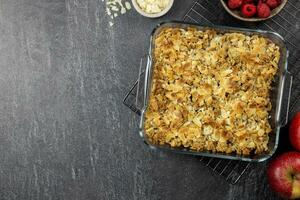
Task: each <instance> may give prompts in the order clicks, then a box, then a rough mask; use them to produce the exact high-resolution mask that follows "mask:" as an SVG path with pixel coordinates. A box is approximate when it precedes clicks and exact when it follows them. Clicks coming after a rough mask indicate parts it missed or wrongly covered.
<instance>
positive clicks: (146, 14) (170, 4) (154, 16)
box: [131, 0, 174, 18]
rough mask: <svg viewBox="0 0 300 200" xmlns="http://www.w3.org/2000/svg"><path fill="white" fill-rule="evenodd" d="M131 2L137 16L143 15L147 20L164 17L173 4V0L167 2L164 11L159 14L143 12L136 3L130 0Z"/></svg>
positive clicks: (134, 0)
mask: <svg viewBox="0 0 300 200" xmlns="http://www.w3.org/2000/svg"><path fill="white" fill-rule="evenodd" d="M131 1H132V5H133V7H134V8H135V10H136V11H137V12H138V13H139V14H141V15H143V16H144V17H149V18H158V17H161V16H163V15H165V14H166V13H167V12H168V11H169V10H170V9H171V8H172V6H173V4H174V0H169V4H168V6H167V7H166V8H165V9H164V10H162V11H161V12H159V13H147V12H145V11H143V10H142V9H141V8H140V6H139V5H138V3H137V2H136V0H131Z"/></svg>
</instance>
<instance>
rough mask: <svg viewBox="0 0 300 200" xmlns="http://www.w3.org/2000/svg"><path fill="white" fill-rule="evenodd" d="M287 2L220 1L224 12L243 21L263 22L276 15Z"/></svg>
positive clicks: (256, 0)
mask: <svg viewBox="0 0 300 200" xmlns="http://www.w3.org/2000/svg"><path fill="white" fill-rule="evenodd" d="M286 2H287V0H221V3H222V5H223V6H224V8H225V9H226V11H227V12H228V13H229V14H231V15H232V16H233V17H235V18H237V19H240V20H243V21H253V22H254V21H263V20H266V19H269V18H271V17H273V16H275V15H276V14H278V13H279V12H280V11H281V10H282V8H283V7H284V6H285V4H286Z"/></svg>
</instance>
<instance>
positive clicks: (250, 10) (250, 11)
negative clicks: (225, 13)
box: [242, 4, 256, 17]
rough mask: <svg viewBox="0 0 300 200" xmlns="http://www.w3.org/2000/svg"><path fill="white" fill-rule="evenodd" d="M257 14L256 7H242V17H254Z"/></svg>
mask: <svg viewBox="0 0 300 200" xmlns="http://www.w3.org/2000/svg"><path fill="white" fill-rule="evenodd" d="M255 14H256V6H255V5H253V4H245V5H243V7H242V15H243V16H244V17H252V16H253V15H255Z"/></svg>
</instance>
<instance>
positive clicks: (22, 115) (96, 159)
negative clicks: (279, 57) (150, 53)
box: [0, 0, 300, 200]
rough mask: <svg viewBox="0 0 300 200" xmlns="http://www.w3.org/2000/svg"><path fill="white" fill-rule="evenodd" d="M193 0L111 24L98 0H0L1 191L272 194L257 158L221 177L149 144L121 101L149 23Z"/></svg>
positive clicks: (177, 15) (4, 199)
mask: <svg viewBox="0 0 300 200" xmlns="http://www.w3.org/2000/svg"><path fill="white" fill-rule="evenodd" d="M216 2H217V1H216ZM192 3H193V1H192V0H189V1H184V0H175V5H174V7H173V9H172V10H171V12H170V13H169V14H168V15H166V16H165V17H163V18H160V19H155V20H153V19H146V18H143V17H141V16H140V15H138V14H137V13H136V12H135V11H134V10H131V11H130V12H128V13H127V14H125V15H122V16H120V17H118V18H116V20H115V21H114V22H115V24H114V26H113V27H110V26H109V25H108V21H109V19H108V17H107V15H106V14H105V3H104V2H102V1H101V0H9V1H7V0H6V1H5V0H1V1H0V32H1V34H0V60H1V62H0V71H1V73H0V113H1V116H0V152H1V153H0V199H1V200H13V199H15V200H34V199H39V200H42V199H49V200H50V199H51V200H54V199H70V200H76V199H78V200H79V199H80V200H88V199H117V200H122V199H123V200H129V199H138V200H140V199H143V200H144V199H145V200H146V199H163V200H166V199H172V200H175V199H180V200H182V199H210V200H213V199H216V200H217V199H218V200H219V199H228V200H229V199H230V200H231V199H277V198H276V197H275V194H273V193H272V192H271V191H270V190H269V188H268V185H267V183H266V178H265V163H262V164H257V165H254V166H252V167H251V170H250V171H249V176H247V177H245V178H244V179H243V180H241V182H239V183H238V184H237V185H236V186H230V185H228V184H227V182H226V181H225V180H224V179H223V178H221V177H218V176H216V175H214V174H213V173H212V172H211V171H210V170H209V169H208V168H206V167H205V166H203V164H202V163H201V162H199V160H198V159H197V158H195V157H189V156H184V155H176V154H170V153H165V152H153V151H152V150H150V149H149V148H147V146H145V145H144V144H143V142H142V141H141V139H140V137H139V136H138V134H137V118H136V117H135V115H134V114H133V113H131V112H130V111H129V109H128V108H126V107H125V106H124V105H123V104H122V99H123V97H124V95H125V94H126V92H127V89H128V88H129V87H130V86H131V84H132V83H133V82H134V81H135V79H136V77H137V73H138V64H139V59H140V57H141V56H142V55H144V53H146V51H147V48H148V40H149V34H150V32H151V30H152V29H153V27H154V26H155V25H156V24H157V23H158V22H160V21H163V20H166V19H177V20H180V19H181V18H182V17H183V15H184V13H186V12H187V10H188V8H189V7H190V6H191V5H192ZM298 14H299V12H297V13H296V15H297V16H299V15H298ZM225 16H226V17H228V16H227V15H225ZM298 27H299V25H298ZM298 39H299V38H298ZM297 55H298V56H299V53H297ZM297 67H298V68H297V69H296V68H294V69H293V72H294V73H297V72H298V71H299V65H298V66H297ZM297 83H298V84H299V82H297ZM298 94H299V92H298V90H297V92H295V94H294V95H293V96H292V98H293V105H292V106H293V109H292V111H291V112H292V113H295V111H296V110H297V109H300V104H299V103H300V102H299V101H297V99H298V98H299V95H298Z"/></svg>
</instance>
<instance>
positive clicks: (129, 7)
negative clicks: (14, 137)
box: [125, 1, 131, 10]
mask: <svg viewBox="0 0 300 200" xmlns="http://www.w3.org/2000/svg"><path fill="white" fill-rule="evenodd" d="M125 7H126V9H127V10H130V9H131V5H130V3H129V2H128V1H126V2H125Z"/></svg>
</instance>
